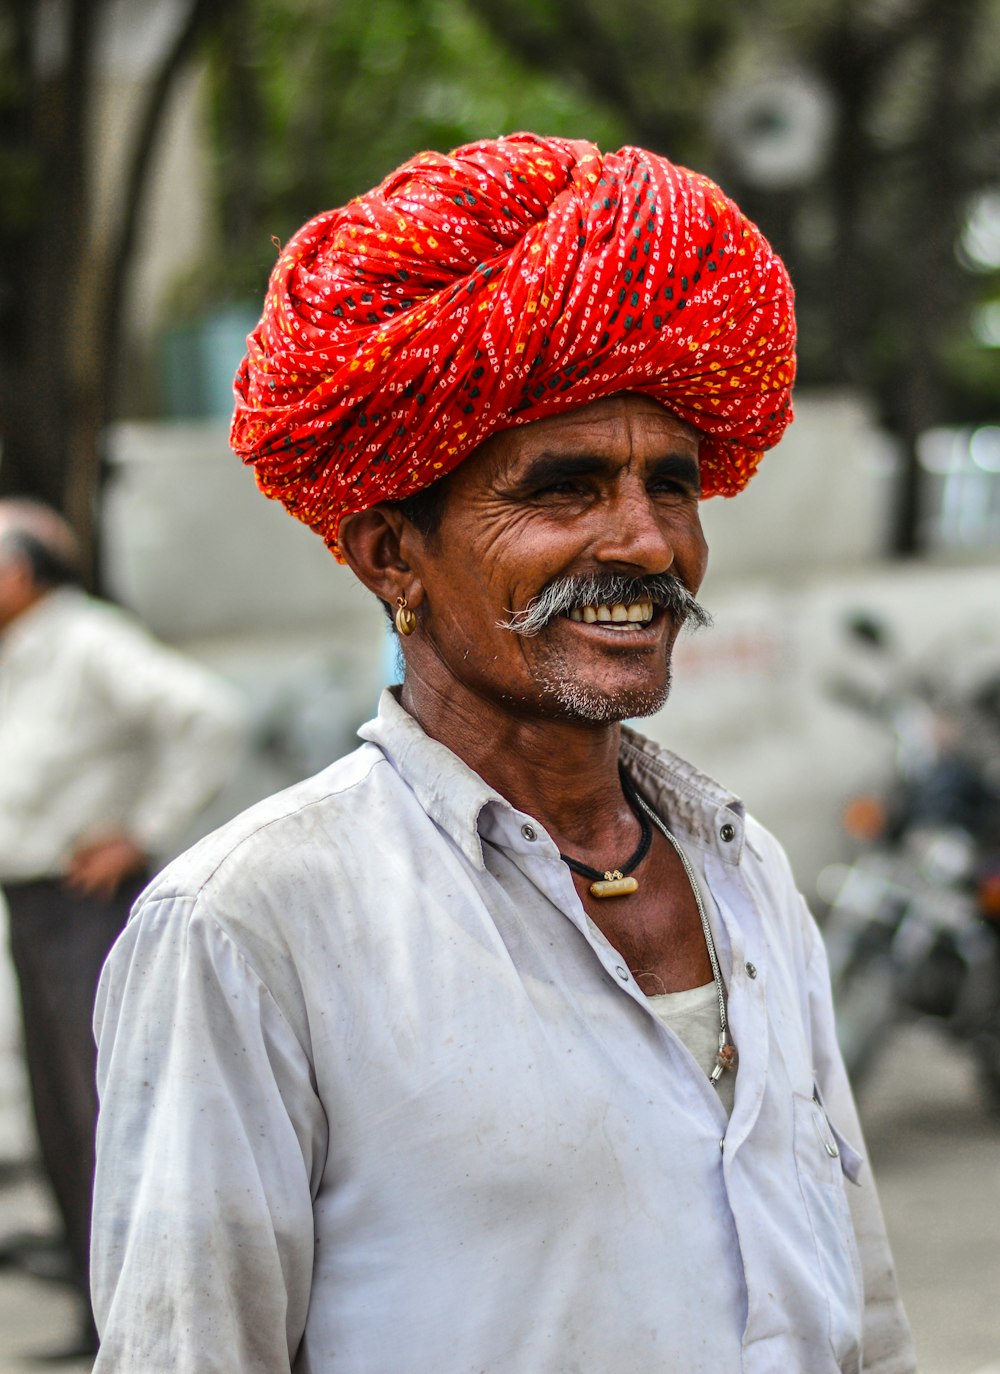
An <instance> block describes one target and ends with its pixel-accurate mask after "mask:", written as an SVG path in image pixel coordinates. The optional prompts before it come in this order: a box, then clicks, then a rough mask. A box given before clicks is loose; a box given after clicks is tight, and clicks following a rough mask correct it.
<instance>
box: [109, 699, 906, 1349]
mask: <svg viewBox="0 0 1000 1374" xmlns="http://www.w3.org/2000/svg"><path fill="white" fill-rule="evenodd" d="M361 734H362V736H363V738H365V739H366V740H367V741H368V742H367V743H365V744H364V745H363V746H362V747H361V748H360V749H359V750H357V751H356V752H355V753H353V754H351V755H350V756H349V757H348V758H345V759H342V760H341V761H340V762H338V763H336V764H334V765H333V766H332V767H330V768H328V769H327V770H326V771H324V772H323V773H320V774H319V775H318V776H317V777H315V778H313V779H312V780H310V781H308V782H304V783H302V784H299V785H297V786H295V787H293V788H291V789H289V790H288V791H286V792H284V793H282V794H280V795H279V796H276V797H273V798H271V799H270V800H268V801H266V802H264V803H262V804H260V805H258V806H256V807H254V808H253V809H251V810H250V811H249V812H247V813H246V814H244V815H243V816H242V817H240V818H238V819H237V820H235V821H233V822H231V823H230V824H229V825H227V826H225V827H223V828H222V829H221V830H219V831H218V832H216V833H215V834H214V835H212V836H209V837H208V838H207V839H206V840H204V841H202V842H201V843H200V844H199V845H197V846H196V847H195V848H194V849H193V850H191V851H190V852H189V853H188V854H187V855H185V856H183V857H182V858H181V859H180V860H178V861H176V862H175V863H174V864H173V865H171V867H170V868H168V869H167V870H166V872H165V873H164V874H162V875H161V876H160V878H159V879H158V880H157V881H156V882H155V883H154V884H153V885H152V886H151V887H150V888H149V889H148V890H147V893H146V894H145V897H144V899H142V900H141V901H140V903H139V905H138V907H137V910H136V912H135V914H134V916H133V918H132V920H131V922H130V924H129V926H128V927H127V928H126V931H125V932H124V933H123V935H122V937H121V939H120V940H119V943H118V945H117V947H116V949H115V950H114V952H113V954H112V956H111V958H110V960H109V963H108V965H107V967H106V969H105V973H104V977H103V980H102V985H101V990H100V993H99V996H98V1005H97V1014H96V1028H97V1032H98V1036H99V1042H100V1054H99V1070H98V1077H99V1086H100V1090H101V1095H102V1115H101V1122H100V1127H99V1162H98V1172H97V1190H96V1205H95V1217H94V1242H93V1274H94V1298H95V1306H96V1312H97V1319H98V1324H99V1327H100V1329H101V1332H102V1337H103V1344H102V1346H101V1352H100V1355H99V1357H98V1361H97V1365H96V1366H95V1371H96V1374H111V1371H119V1372H120V1374H124V1372H125V1371H128V1374H139V1371H141V1372H142V1374H158V1372H159V1371H164V1374H165V1372H166V1371H168V1370H169V1371H171V1374H195V1371H197V1374H210V1371H227V1374H233V1371H236V1370H239V1371H241V1374H255V1371H260V1374H265V1372H266V1374H279V1371H282V1370H285V1371H287V1370H289V1369H292V1370H295V1371H297V1374H570V1371H580V1374H639V1371H642V1374H647V1371H649V1370H656V1371H658V1374H736V1371H746V1374H796V1372H798V1374H832V1372H833V1371H841V1374H846V1372H848V1371H850V1372H851V1374H854V1372H855V1371H858V1370H859V1369H861V1368H864V1370H866V1371H878V1374H911V1371H912V1370H913V1369H914V1368H915V1366H914V1362H913V1355H912V1350H911V1347H910V1342H909V1336H908V1333H907V1327H906V1321H905V1317H904V1316H903V1313H902V1311H901V1308H900V1305H899V1300H898V1297H897V1293H896V1287H895V1281H894V1277H893V1271H892V1263H891V1259H890V1256H889V1252H888V1247H887V1244H886V1240H885V1234H884V1230H883V1227H882V1222H881V1217H880V1215H879V1209H878V1203H877V1199H876V1197H875V1192H874V1188H873V1185H872V1183H871V1180H870V1178H869V1177H868V1176H867V1173H866V1171H865V1170H864V1169H863V1165H862V1161H861V1159H860V1157H859V1155H858V1154H857V1153H856V1151H855V1149H854V1148H853V1147H852V1146H851V1145H850V1144H849V1143H848V1139H851V1140H853V1141H855V1142H857V1141H858V1140H859V1128H858V1122H857V1118H856V1115H855V1111H854V1106H853V1103H852V1101H851V1096H850V1092H849V1090H848V1087H847V1082H846V1079H845V1076H844V1072H843V1067H842V1063H841V1060H840V1057H839V1054H838V1052H837V1049H836V1044H835V1041H834V1032H833V1021H832V1015H831V1009H830V998H829V984H828V978H827V974H826V967H825V959H824V953H823V948H822V944H821V942H820V939H819V936H818V933H817V930H816V928H815V926H814V924H813V922H812V920H811V918H810V917H809V915H808V913H807V912H806V909H805V907H804V905H803V903H802V901H801V899H800V898H799V897H798V895H797V894H796V892H795V888H794V885H793V883H792V879H791V877H790V874H789V871H788V867H787V864H786V861H785V859H784V856H783V854H782V852H781V850H780V848H779V847H778V845H777V844H776V842H775V841H774V840H773V839H772V838H771V836H770V835H768V834H767V833H766V832H765V831H764V830H762V829H761V827H760V826H758V825H756V824H755V823H754V822H753V821H752V820H750V819H749V818H747V817H745V815H744V812H743V808H742V806H741V804H740V803H739V802H738V801H736V800H735V799H734V798H733V797H732V796H730V795H729V794H728V793H725V792H723V791H722V790H721V789H719V788H718V787H717V786H716V785H715V784H714V783H711V782H709V781H708V780H706V779H704V778H702V777H700V776H699V775H698V774H697V773H695V772H694V771H693V770H692V769H691V768H690V767H688V766H687V765H685V764H683V763H682V762H680V761H679V760H676V759H674V758H673V756H671V755H669V754H667V753H666V752H665V751H662V750H660V749H659V748H658V747H656V746H654V745H652V744H650V743H648V742H646V741H644V740H643V739H642V738H641V737H640V736H637V735H633V734H631V733H629V732H626V733H625V742H624V744H623V760H624V763H625V765H626V767H627V768H628V770H629V772H630V774H631V776H632V777H633V779H634V780H635V782H636V784H637V786H638V787H639V789H640V790H641V791H642V793H643V794H644V795H645V796H646V797H647V798H648V799H649V801H650V802H651V804H652V805H654V806H655V807H657V808H658V811H659V814H661V815H663V816H664V817H665V819H667V821H668V823H669V824H670V825H671V826H672V828H673V830H674V832H675V833H676V834H677V836H678V838H679V839H680V841H681V843H682V844H683V845H684V846H685V848H686V852H687V854H688V856H689V858H690V859H691V861H692V864H693V866H694V868H695V871H696V874H697V875H698V879H699V882H700V884H701V885H702V886H703V887H704V888H705V889H706V890H707V891H708V892H710V893H711V895H712V897H713V898H714V901H713V902H712V903H711V904H710V906H709V912H710V918H711V920H712V922H713V926H714V935H715V940H716V944H717V946H718V951H719V957H720V962H721V964H722V970H723V975H724V978H725V980H726V983H727V985H728V994H729V1000H728V1009H729V1019H730V1024H731V1027H732V1031H733V1036H734V1039H735V1042H736V1044H737V1046H738V1047H739V1052H740V1068H739V1073H738V1076H737V1081H736V1098H735V1104H734V1108H733V1112H732V1116H731V1118H729V1119H728V1120H727V1115H726V1111H725V1109H724V1108H723V1106H722V1104H721V1103H720V1102H719V1100H718V1098H717V1096H716V1094H715V1091H714V1089H713V1088H712V1087H711V1086H710V1085H709V1083H708V1080H707V1077H706V1075H705V1072H704V1071H703V1069H702V1068H701V1067H700V1066H699V1065H698V1064H696V1063H695V1061H694V1059H693V1058H692V1056H691V1054H690V1053H689V1051H688V1050H687V1049H685V1048H684V1046H682V1044H681V1043H680V1041H679V1040H678V1039H677V1037H676V1036H675V1035H674V1033H673V1032H672V1031H671V1030H670V1029H669V1028H668V1027H667V1026H665V1025H664V1024H663V1023H662V1022H661V1021H660V1020H659V1019H658V1018H657V1017H656V1016H655V1015H654V1014H653V1013H652V1011H651V1010H650V1009H649V1007H648V1004H647V999H646V998H645V997H644V996H643V994H642V992H641V990H640V989H639V987H638V986H637V984H636V982H635V980H634V978H633V977H632V975H631V974H630V973H629V971H628V969H627V967H626V966H625V962H624V960H623V959H622V957H621V956H620V955H619V954H618V953H617V951H616V950H615V949H614V948H612V946H611V945H610V944H609V943H608V942H607V941H606V940H605V939H604V937H603V936H602V935H601V934H600V932H599V931H597V930H596V928H595V927H593V926H592V924H591V923H590V922H588V920H587V917H586V913H585V912H584V910H583V907H582V905H581V903H580V901H579V899H578V897H577V894H576V890H575V888H574V886H573V882H572V878H571V875H570V872H569V870H568V868H567V867H566V866H565V864H563V863H562V861H561V860H560V858H559V854H558V851H557V849H556V846H555V845H554V843H553V842H552V840H551V839H550V837H549V836H548V835H547V834H546V833H545V831H544V829H543V828H542V826H541V825H540V824H539V823H538V821H537V820H535V819H533V818H532V817H530V816H527V815H524V814H523V813H521V812H519V811H517V810H515V809H514V808H513V807H512V806H511V805H510V804H509V803H508V802H506V801H505V800H504V799H503V798H502V797H500V796H499V795H497V793H495V792H493V791H492V790H491V789H490V788H489V787H488V786H487V785H486V784H485V783H484V782H483V781H482V779H480V778H479V777H478V776H477V775H476V774H474V773H473V772H472V771H471V770H470V769H469V768H467V767H466V766H465V765H464V764H463V763H462V762H461V761H460V760H459V759H457V758H456V757H455V756H454V755H453V754H452V753H451V752H450V751H449V750H448V749H446V748H444V747H443V746H442V745H440V744H438V743H436V742H435V741H433V740H431V739H429V738H428V737H427V736H425V735H424V734H423V732H422V731H421V730H420V728H419V726H418V725H417V724H416V723H415V722H414V721H413V720H412V719H411V718H410V717H409V716H408V715H407V714H406V713H405V712H404V711H403V710H402V708H401V707H400V706H399V705H398V704H397V702H396V701H395V699H394V698H393V697H392V695H391V694H388V693H387V694H385V695H384V696H383V700H382V704H381V708H380V713H379V717H378V719H377V720H376V721H375V722H373V723H371V724H370V725H368V726H366V727H364V729H363V730H362V732H361ZM751 970H752V971H751ZM815 1096H820V1097H821V1098H822V1100H823V1102H824V1106H825V1110H824V1107H820V1106H818V1105H817V1102H816V1101H815V1100H814V1097H815ZM827 1114H828V1115H829V1120H828V1115H827ZM831 1121H832V1122H833V1123H835V1124H833V1125H831V1124H830V1122H831ZM845 1178H846V1179H850V1180H857V1183H855V1182H854V1181H851V1182H847V1183H845ZM848 1193H850V1194H851V1195H853V1197H854V1200H855V1208H856V1210H855V1220H854V1223H853V1225H852V1219H851V1213H850V1212H849V1208H848V1197H847V1194H848ZM859 1252H860V1259H859ZM862 1271H863V1272H862ZM862 1340H864V1347H865V1353H864V1362H863V1364H862V1355H861V1345H862Z"/></svg>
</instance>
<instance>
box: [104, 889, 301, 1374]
mask: <svg viewBox="0 0 1000 1374" xmlns="http://www.w3.org/2000/svg"><path fill="white" fill-rule="evenodd" d="M95 1030H96V1033H97V1038H98V1044H99V1058H98V1088H99V1091H100V1096H101V1115H100V1124H99V1129H98V1163H97V1176H96V1187H95V1201H94V1221H93V1233H92V1235H93V1239H92V1282H93V1298H94V1311H95V1316H96V1319H97V1324H98V1329H99V1331H100V1334H101V1348H100V1354H99V1356H98V1359H97V1364H96V1365H95V1374H136V1371H139V1370H142V1371H143V1374H167V1371H169V1374H216V1371H218V1374H223V1371H225V1374H231V1372H232V1371H233V1370H237V1369H238V1370H240V1371H241V1374H281V1371H288V1370H290V1369H291V1367H292V1362H293V1361H294V1359H295V1352H296V1350H297V1348H298V1346H299V1343H300V1341H301V1338H302V1333H303V1330H304V1327H305V1319H306V1312H307V1308H308V1304H309V1294H310V1286H311V1281H312V1267H313V1246H314V1228H313V1214H312V1202H313V1191H314V1189H315V1187H316V1186H318V1185H317V1180H318V1178H319V1176H320V1174H321V1170H322V1162H323V1160H324V1158H325V1153H326V1122H325V1115H324V1113H323V1110H322V1107H321V1105H320V1103H319V1101H318V1098H317V1096H316V1093H315V1091H314V1088H313V1080H312V1073H311V1065H310V1060H309V1056H308V1055H307V1053H306V1051H305V1050H304V1048H303V1046H302V1045H301V1044H300V1043H299V1040H298V1038H297V1037H296V1035H295V1034H294V1032H293V1030H292V1029H291V1027H290V1025H289V1023H288V1021H287V1020H286V1018H285V1017H284V1016H283V1015H282V1012H281V1011H280V1009H279V1008H278V1006H277V1005H276V1003H275V1001H274V999H273V998H272V996H271V995H270V994H269V992H268V989H267V988H266V987H265V986H264V985H263V984H262V983H261V981H260V979H259V978H258V977H257V976H256V975H255V973H254V971H253V970H252V969H251V968H250V967H249V965H248V963H247V960H246V959H245V958H244V957H243V955H242V954H241V951H240V949H239V948H238V947H237V946H236V945H235V944H234V942H233V941H232V939H231V938H230V937H229V936H228V935H227V934H226V933H225V932H223V931H222V930H221V929H220V928H219V927H218V925H217V924H216V923H215V922H213V921H212V920H211V918H210V917H208V916H205V915H204V914H202V913H201V912H200V911H199V910H198V906H197V903H194V902H192V901H191V900H190V899H187V898H185V899H181V898H171V897H168V898H163V899H159V900H156V899H153V898H150V899H148V900H147V902H146V905H145V907H140V909H139V911H138V913H137V914H136V916H135V917H133V920H132V922H131V924H130V925H129V926H128V927H127V928H126V931H125V933H124V934H123V936H122V937H121V939H120V940H119V943H118V944H117V946H116V947H115V949H114V951H113V953H112V955H111V958H110V959H109V961H108V964H107V966H106V968H105V971H104V974H103V977H102V980H101V986H100V990H99V993H98V1001H97V1010H96V1016H95Z"/></svg>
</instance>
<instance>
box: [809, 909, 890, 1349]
mask: <svg viewBox="0 0 1000 1374" xmlns="http://www.w3.org/2000/svg"><path fill="white" fill-rule="evenodd" d="M808 922H809V927H810V930H811V932H812V937H813V938H812V948H811V950H810V954H809V962H808V996H809V1014H810V1021H811V1031H812V1047H813V1064H814V1068H815V1072H816V1078H817V1086H818V1088H819V1091H820V1094H821V1096H822V1100H823V1107H824V1109H825V1110H826V1112H827V1115H828V1116H829V1118H830V1120H831V1122H832V1123H833V1125H834V1126H835V1127H837V1129H838V1130H839V1131H841V1132H842V1133H843V1135H844V1136H846V1137H847V1139H848V1141H850V1142H851V1143H852V1144H854V1145H856V1146H857V1147H858V1148H859V1149H862V1150H863V1148H864V1140H863V1136H862V1131H861V1123H860V1121H859V1120H858V1113H857V1108H856V1106H855V1103H854V1095H853V1093H852V1092H851V1087H850V1084H849V1082H848V1078H847V1072H846V1070H845V1068H844V1062H843V1059H842V1058H841V1054H840V1049H839V1047H838V1045H837V1036H836V1027H835V1022H834V1014H833V999H832V995H831V990H830V974H829V969H828V967H827V960H826V950H825V948H824V946H823V941H822V939H821V937H820V935H819V931H818V930H817V928H816V925H815V922H814V921H813V919H812V917H811V916H808ZM846 1188H847V1201H848V1204H849V1206H850V1211H851V1219H852V1221H853V1223H854V1233H855V1237H856V1240H857V1247H858V1256H859V1259H860V1261H861V1273H862V1279H863V1283H864V1294H865V1327H864V1364H863V1366H862V1368H863V1371H864V1374H915V1371H916V1368H917V1362H916V1355H915V1353H914V1349H913V1341H912V1338H911V1335H910V1327H909V1322H908V1321H907V1318H906V1313H905V1311H904V1310H903V1304H902V1301H901V1299H900V1296H899V1289H898V1286H897V1282H896V1271H895V1266H894V1264H893V1260H892V1254H891V1252H890V1249H889V1241H888V1237H887V1236H886V1230H885V1222H884V1220H883V1218H882V1209H881V1206H880V1205H879V1200H878V1193H877V1191H876V1188H875V1182H874V1179H873V1178H872V1174H871V1170H870V1169H869V1168H867V1167H865V1168H864V1169H863V1171H862V1173H861V1175H860V1178H859V1181H858V1183H857V1184H853V1183H848V1184H846Z"/></svg>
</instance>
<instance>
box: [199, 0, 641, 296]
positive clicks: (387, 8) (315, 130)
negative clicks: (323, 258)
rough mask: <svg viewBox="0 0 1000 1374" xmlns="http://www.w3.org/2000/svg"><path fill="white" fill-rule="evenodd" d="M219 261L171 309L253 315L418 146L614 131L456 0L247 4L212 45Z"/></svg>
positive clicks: (606, 118)
mask: <svg viewBox="0 0 1000 1374" xmlns="http://www.w3.org/2000/svg"><path fill="white" fill-rule="evenodd" d="M211 71H212V82H211V84H212V91H213V97H212V120H213V128H214V132H215V139H214V147H215V153H214V156H215V178H214V180H215V185H216V188H217V191H218V219H219V226H218V228H219V233H218V239H219V243H220V245H221V247H220V250H219V252H218V253H216V254H215V255H214V256H213V257H212V258H211V259H206V260H205V261H204V262H203V263H201V264H199V266H198V267H197V268H196V269H195V271H194V272H193V273H191V274H189V275H188V276H187V277H186V279H185V280H184V281H182V282H180V283H178V287H177V294H176V296H175V302H174V304H175V309H176V310H177V311H178V312H179V313H181V314H187V315H191V314H193V313H196V312H197V311H198V310H199V309H203V308H204V307H205V305H206V303H212V302H219V301H238V302H251V303H253V304H254V305H256V306H259V304H260V300H261V296H262V293H263V287H264V283H265V281H266V277H267V273H268V272H269V270H270V268H271V266H272V265H273V262H274V250H273V247H272V244H271V239H272V237H274V238H276V239H278V240H279V241H283V240H284V239H286V238H287V237H288V236H289V235H290V234H291V233H292V232H293V231H294V230H295V229H297V228H298V227H299V225H300V224H302V223H303V221H305V220H306V219H308V218H310V217H311V216H312V215H314V214H316V213H318V212H319V211H320V210H323V209H327V208H328V207H330V206H332V205H340V204H343V203H344V201H346V200H348V199H349V198H350V197H351V196H353V195H357V194H358V193H359V192H361V191H364V190H367V189H368V188H369V187H370V186H373V185H375V184H377V183H378V182H379V181H380V180H381V179H382V177H383V176H385V175H386V174H387V173H388V172H389V171H390V170H391V169H392V168H393V167H395V166H396V165H398V163H400V162H402V161H403V160H404V159H405V158H407V157H409V156H411V155H412V154H413V153H414V152H415V151H417V150H418V149H420V148H449V147H454V146H455V145H456V144H459V143H463V142H468V141H470V140H472V139H475V138H484V137H489V136H490V135H494V134H500V133H506V132H510V131H511V130H512V129H514V128H542V129H545V130H547V131H549V132H555V133H565V134H573V135H576V136H583V137H592V138H594V139H595V140H597V141H598V142H604V143H615V142H616V141H620V140H621V139H622V138H623V137H624V135H625V131H626V127H627V124H626V121H625V119H624V118H623V117H622V116H621V115H619V114H617V113H616V112H614V111H612V110H610V109H609V108H608V107H607V106H606V105H605V104H604V103H602V102H601V101H599V100H595V99H594V98H593V96H592V95H591V94H590V93H588V92H587V91H586V90H585V89H584V87H583V83H582V82H581V81H580V79H579V78H578V77H576V76H574V75H572V74H570V75H568V76H565V77H560V76H559V75H558V74H553V73H537V72H534V71H533V70H532V69H531V68H530V66H528V65H527V64H526V63H525V62H523V61H522V60H521V59H519V58H518V57H517V56H516V55H511V53H510V52H509V51H508V50H507V48H506V47H505V46H504V45H498V44H497V42H496V40H495V39H494V37H493V36H492V34H491V33H490V31H489V30H488V29H487V28H486V26H485V25H484V24H483V23H482V22H481V21H480V20H479V19H478V18H477V17H476V16H475V14H473V13H472V11H471V10H470V9H469V8H468V7H467V6H466V5H465V4H464V3H463V2H462V0H335V3H331V0H247V2H246V4H245V5H243V6H242V7H241V8H240V10H239V11H238V12H234V13H232V14H231V16H230V20H229V22H228V24H226V25H225V26H224V27H223V28H222V29H220V31H219V32H218V35H217V37H216V39H215V41H214V44H213V60H212V63H211Z"/></svg>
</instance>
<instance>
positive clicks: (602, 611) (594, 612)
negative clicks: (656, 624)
mask: <svg viewBox="0 0 1000 1374" xmlns="http://www.w3.org/2000/svg"><path fill="white" fill-rule="evenodd" d="M568 615H569V618H570V620H576V621H583V622H584V624H586V625H593V624H595V623H596V622H597V621H601V622H604V623H607V622H609V621H610V622H613V623H614V624H616V625H625V624H631V625H645V624H647V623H648V622H649V621H650V620H652V618H653V603H652V601H634V602H633V603H632V605H631V606H626V605H624V604H623V603H622V602H621V601H619V602H617V603H616V604H615V605H614V606H574V607H573V609H572V610H571V611H569V612H568Z"/></svg>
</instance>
